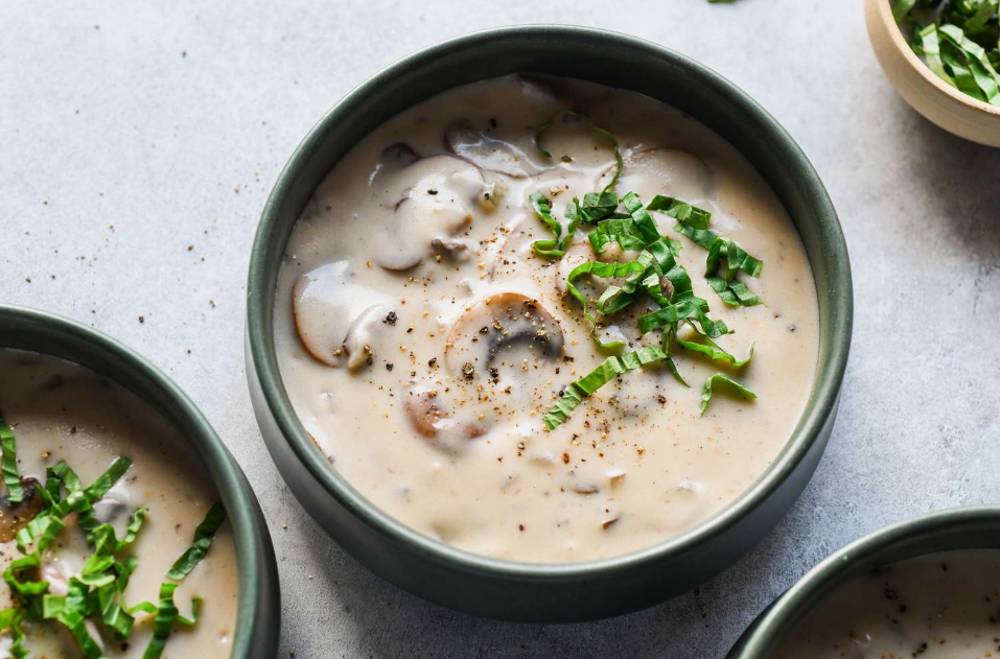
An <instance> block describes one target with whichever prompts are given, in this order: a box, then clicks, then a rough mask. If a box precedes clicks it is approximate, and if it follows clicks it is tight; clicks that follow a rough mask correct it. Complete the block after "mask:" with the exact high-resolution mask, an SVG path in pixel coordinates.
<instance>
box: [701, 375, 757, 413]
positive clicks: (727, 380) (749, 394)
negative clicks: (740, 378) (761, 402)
mask: <svg viewBox="0 0 1000 659" xmlns="http://www.w3.org/2000/svg"><path fill="white" fill-rule="evenodd" d="M719 385H721V386H722V387H723V388H724V389H726V390H728V391H729V392H731V393H733V394H735V395H737V396H742V397H743V398H745V399H747V400H756V399H757V394H755V393H754V392H753V391H751V390H750V389H748V388H747V387H745V386H744V385H742V384H740V383H739V382H737V381H736V380H734V379H732V378H731V377H729V376H728V375H726V374H725V373H714V374H713V375H710V376H709V377H708V379H707V380H705V386H704V387H702V390H701V413H702V414H704V413H705V411H706V410H707V409H708V405H709V403H711V402H712V394H713V393H714V390H715V388H716V387H718V386H719Z"/></svg>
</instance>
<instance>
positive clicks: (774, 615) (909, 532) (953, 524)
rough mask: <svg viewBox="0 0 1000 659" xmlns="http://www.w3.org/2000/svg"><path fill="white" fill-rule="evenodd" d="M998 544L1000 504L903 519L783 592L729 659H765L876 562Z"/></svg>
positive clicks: (846, 549) (853, 545) (855, 544)
mask: <svg viewBox="0 0 1000 659" xmlns="http://www.w3.org/2000/svg"><path fill="white" fill-rule="evenodd" d="M997 547H1000V508H996V507H970V508H958V509H953V510H946V511H942V512H937V513H932V514H930V515H926V516H924V517H919V518H917V519H913V520H909V521H905V522H901V523H899V524H895V525H893V526H889V527H886V528H884V529H881V530H879V531H876V532H875V533H872V534H871V535H868V536H865V537H864V538H861V539H860V540H857V541H855V542H853V543H851V544H850V545H848V546H846V547H844V548H843V549H841V550H840V551H838V552H836V553H835V554H833V555H832V556H830V557H828V558H827V559H826V560H824V561H823V562H822V563H820V564H819V565H817V566H816V567H815V568H813V569H812V570H810V571H809V572H808V573H807V574H806V575H805V576H803V577H802V578H801V579H799V581H798V582H797V583H796V584H795V585H793V586H792V587H791V588H789V589H788V591H786V592H785V593H784V594H783V595H781V597H779V598H778V599H777V600H776V601H775V602H774V603H773V604H772V605H771V606H770V607H769V608H768V609H766V610H765V611H764V612H763V613H761V614H760V616H759V617H758V618H757V620H755V621H754V623H753V624H752V625H751V626H750V628H749V629H748V630H747V631H746V633H744V635H743V636H742V637H741V638H740V640H739V641H738V642H737V644H736V645H735V646H734V647H733V649H732V651H731V652H730V654H729V659H758V658H759V659H765V658H766V657H769V656H771V654H772V653H773V652H774V651H775V650H776V648H777V647H778V645H779V644H780V642H781V641H782V639H783V638H784V635H785V634H786V633H788V632H790V631H792V630H793V629H794V628H795V625H796V623H797V622H798V621H799V620H801V619H802V618H803V617H804V616H805V615H806V614H808V613H809V611H811V610H812V609H813V608H814V607H815V606H817V605H818V604H820V603H821V602H822V601H823V600H824V599H825V598H826V596H827V595H829V594H831V593H832V592H833V591H834V590H836V589H837V588H838V587H840V586H843V585H844V584H846V583H847V582H849V581H851V580H852V579H854V578H856V577H860V576H862V575H864V574H867V573H870V572H871V571H872V570H874V569H875V568H878V567H882V566H885V565H888V564H890V563H895V562H898V561H903V560H906V559H910V558H917V557H919V556H924V555H927V554H933V553H936V552H941V551H949V550H962V549H996V548H997Z"/></svg>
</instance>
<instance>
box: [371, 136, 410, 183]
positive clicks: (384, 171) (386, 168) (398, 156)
mask: <svg viewBox="0 0 1000 659" xmlns="http://www.w3.org/2000/svg"><path fill="white" fill-rule="evenodd" d="M418 160H420V154H418V153H417V152H416V151H414V150H413V147H411V146H410V145H409V144H406V143H405V142H396V143H395V144H390V145H389V146H387V147H385V148H384V149H382V153H381V154H380V155H379V159H378V163H376V165H375V169H373V170H372V173H371V174H369V176H368V185H375V182H376V180H377V179H378V178H379V177H382V176H388V175H391V174H395V173H396V172H398V171H399V170H401V169H403V168H405V167H409V166H410V165H412V164H413V163H415V162H417V161H418Z"/></svg>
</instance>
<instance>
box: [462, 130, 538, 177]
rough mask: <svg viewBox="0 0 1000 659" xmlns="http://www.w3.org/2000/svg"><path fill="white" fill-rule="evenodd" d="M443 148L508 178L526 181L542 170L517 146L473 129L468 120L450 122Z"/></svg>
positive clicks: (484, 131)
mask: <svg viewBox="0 0 1000 659" xmlns="http://www.w3.org/2000/svg"><path fill="white" fill-rule="evenodd" d="M444 147H445V148H446V149H447V150H448V151H449V152H451V153H454V154H455V155H456V156H458V157H459V158H464V159H465V160H468V161H469V162H471V163H473V164H474V165H476V166H477V167H479V168H480V169H484V170H487V171H491V172H496V173H498V174H503V175H504V176H510V177H511V178H527V177H528V176H534V175H535V174H538V173H539V172H541V171H542V170H543V169H544V167H542V166H540V165H537V164H535V163H534V162H533V161H532V159H531V157H530V156H528V154H527V153H525V152H524V151H523V150H522V149H521V148H520V147H518V146H517V145H515V144H512V143H510V142H507V141H504V140H501V139H498V138H497V137H494V136H493V135H490V133H489V131H488V130H479V129H476V128H475V127H474V126H473V125H472V122H471V121H469V120H468V119H459V120H457V121H455V122H453V123H452V124H451V125H450V126H448V128H447V129H446V130H445V132H444Z"/></svg>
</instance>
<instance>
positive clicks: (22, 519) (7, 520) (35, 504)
mask: <svg viewBox="0 0 1000 659" xmlns="http://www.w3.org/2000/svg"><path fill="white" fill-rule="evenodd" d="M21 485H22V486H23V487H24V498H23V499H22V500H21V501H20V502H18V503H11V502H10V501H9V500H8V499H7V496H6V495H4V496H0V542H10V541H11V540H13V539H14V537H15V536H16V535H17V532H18V531H20V530H21V529H23V528H24V527H25V526H27V524H28V522H30V521H31V520H32V519H34V518H35V515H37V514H38V513H39V512H41V510H42V504H43V503H44V502H43V501H42V495H41V493H40V492H39V490H40V489H41V487H42V486H41V483H39V482H38V481H37V480H35V479H34V478H31V477H25V478H22V479H21Z"/></svg>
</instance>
